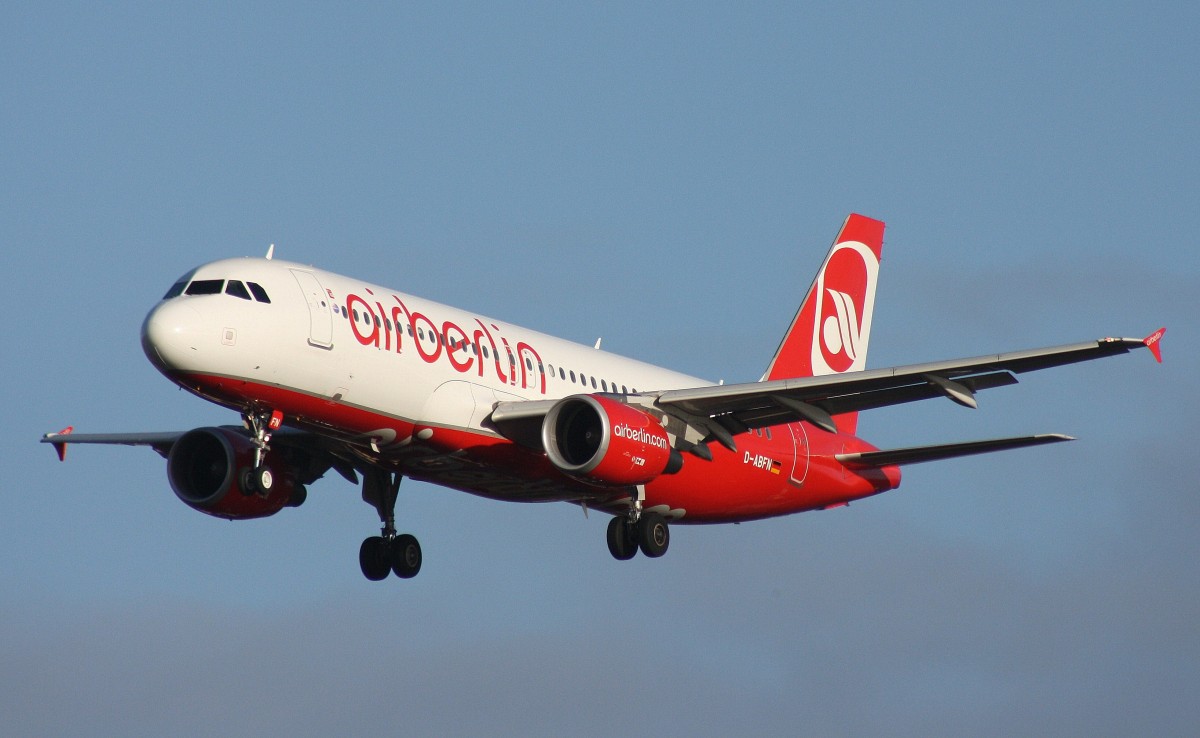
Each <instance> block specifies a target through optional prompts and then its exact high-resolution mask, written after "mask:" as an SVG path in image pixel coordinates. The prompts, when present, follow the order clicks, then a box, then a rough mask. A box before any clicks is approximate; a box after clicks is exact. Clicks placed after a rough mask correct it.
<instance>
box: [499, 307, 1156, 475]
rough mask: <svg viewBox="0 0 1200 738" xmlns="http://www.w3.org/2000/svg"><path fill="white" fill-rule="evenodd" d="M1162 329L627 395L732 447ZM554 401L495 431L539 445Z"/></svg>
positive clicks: (507, 416)
mask: <svg viewBox="0 0 1200 738" xmlns="http://www.w3.org/2000/svg"><path fill="white" fill-rule="evenodd" d="M1162 333H1163V329H1160V330H1158V331H1156V332H1155V333H1154V334H1152V335H1151V336H1149V337H1147V338H1145V339H1137V338H1102V339H1100V340H1098V341H1087V342H1084V343H1076V344H1070V345H1066V346H1053V347H1049V348H1040V349H1031V350H1028V351H1014V352H1010V353H1004V354H993V355H987V356H978V357H974V358H969V359H953V360H949V361H936V362H930V363H926V364H913V365H910V366H900V367H891V368H887V369H872V370H868V371H862V372H848V373H845V374H832V375H824V376H817V377H802V378H796V379H777V380H772V381H767V382H752V383H748V384H733V385H716V386H709V387H697V388H694V389H681V390H667V391H664V392H659V393H647V394H643V395H640V396H632V397H630V398H628V401H629V402H630V403H631V404H639V405H643V406H646V407H656V408H658V409H659V410H661V411H664V412H666V413H667V414H668V415H671V416H673V417H675V418H677V419H679V420H681V421H683V423H685V424H686V425H687V426H688V428H689V429H690V430H691V431H692V432H693V434H695V435H696V436H698V437H697V438H695V439H690V440H693V441H695V440H702V441H708V440H716V441H719V442H720V443H721V444H722V445H724V446H726V447H727V448H729V449H731V450H736V448H735V445H734V441H733V436H734V435H737V434H739V433H744V432H746V431H748V430H751V429H754V428H762V427H766V426H772V425H780V424H783V423H791V422H796V421H799V420H806V421H808V422H810V423H812V424H813V425H816V426H818V427H820V428H824V429H825V430H828V431H829V432H831V433H832V432H836V426H835V425H834V422H833V416H834V415H838V414H840V413H849V412H856V411H859V410H869V409H872V408H877V407H885V406H887V405H898V404H901V403H905V402H914V401H916V400H925V399H930V398H934V397H945V398H949V399H950V400H953V401H954V402H957V403H958V404H960V405H965V406H967V407H975V404H976V403H975V393H976V392H978V391H980V390H985V389H991V388H993V387H1002V386H1005V385H1010V384H1016V382H1017V378H1016V377H1015V376H1014V375H1015V374H1021V373H1024V372H1031V371H1037V370H1039V369H1049V368H1051V367H1056V366H1063V365H1066V364H1074V363H1077V362H1081V361H1092V360H1094V359H1102V358H1105V357H1108V356H1116V355H1118V354H1124V353H1128V352H1129V351H1130V350H1132V349H1137V348H1143V347H1150V348H1151V349H1152V350H1153V351H1154V354H1155V357H1156V358H1159V353H1158V348H1159V339H1161V337H1162ZM1159 360H1160V361H1161V358H1159ZM553 404H554V402H553V401H546V400H542V401H536V402H528V403H526V402H508V403H500V404H499V405H498V406H497V407H496V409H495V411H494V412H493V415H492V422H493V424H494V425H495V426H496V428H497V429H498V430H499V431H500V433H502V434H503V435H505V436H507V437H509V438H511V439H512V440H514V441H518V442H524V443H526V444H527V445H540V442H539V440H538V439H536V438H535V437H534V434H533V433H531V432H530V431H531V430H533V429H534V428H535V427H536V425H537V424H538V423H540V419H541V418H542V417H543V416H544V415H545V413H546V412H547V411H548V410H549V408H550V407H552V406H553ZM1039 442H1046V441H1039ZM951 455H962V453H961V452H960V453H954V454H951ZM929 458H930V459H932V458H934V457H933V456H930V457H929Z"/></svg>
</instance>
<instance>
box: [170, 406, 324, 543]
mask: <svg viewBox="0 0 1200 738" xmlns="http://www.w3.org/2000/svg"><path fill="white" fill-rule="evenodd" d="M271 458H272V457H271V456H270V455H268V456H267V458H266V460H265V464H266V465H267V467H268V468H270V469H271V472H272V477H273V483H272V485H271V489H270V490H268V491H267V492H266V493H265V494H261V493H258V492H256V491H252V490H250V489H248V488H247V486H248V484H249V479H248V475H247V474H246V472H247V471H248V470H250V469H251V468H252V467H253V466H254V444H253V443H252V442H251V441H250V439H249V438H246V437H245V436H243V435H240V434H238V433H236V432H234V431H232V430H228V429H226V428H197V429H195V430H191V431H188V432H187V433H184V434H183V435H182V436H181V437H180V438H179V440H178V441H176V442H175V445H174V446H172V447H171V453H170V454H169V455H168V456H167V478H168V479H169V480H170V482H171V489H173V490H175V496H176V497H178V498H179V499H181V500H183V501H184V502H185V503H186V504H187V505H188V506H189V507H191V508H192V509H195V510H199V511H200V512H202V513H207V514H209V515H214V516H216V517H218V518H226V519H228V520H245V519H248V518H265V517H267V516H268V515H274V514H275V513H277V512H279V511H280V510H282V509H283V508H284V507H287V506H289V505H291V506H293V507H294V506H296V505H299V504H300V503H301V502H303V501H304V496H305V490H304V487H303V485H300V484H297V483H296V481H295V479H294V477H293V475H292V474H291V473H290V472H289V470H288V469H287V468H286V467H281V466H279V465H278V464H273V463H272V460H271Z"/></svg>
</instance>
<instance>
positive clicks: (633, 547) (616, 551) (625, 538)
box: [608, 515, 638, 561]
mask: <svg viewBox="0 0 1200 738" xmlns="http://www.w3.org/2000/svg"><path fill="white" fill-rule="evenodd" d="M608 552H609V553H610V554H612V557H613V558H614V559H616V560H617V561H628V560H630V559H632V558H633V557H634V556H636V555H637V552H638V541H637V532H636V529H635V528H634V526H633V525H632V524H631V523H630V522H629V518H627V517H625V516H624V515H616V516H614V517H613V519H612V520H610V521H608Z"/></svg>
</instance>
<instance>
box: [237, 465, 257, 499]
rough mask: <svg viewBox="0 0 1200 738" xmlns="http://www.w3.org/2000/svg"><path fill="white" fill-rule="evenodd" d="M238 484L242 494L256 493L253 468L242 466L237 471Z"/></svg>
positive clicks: (248, 495)
mask: <svg viewBox="0 0 1200 738" xmlns="http://www.w3.org/2000/svg"><path fill="white" fill-rule="evenodd" d="M238 486H239V487H240V488H241V490H242V494H243V495H244V496H246V497H250V496H251V495H256V494H258V487H256V486H255V481H254V470H253V469H251V468H250V467H248V466H247V467H243V468H242V470H241V471H240V472H239V473H238Z"/></svg>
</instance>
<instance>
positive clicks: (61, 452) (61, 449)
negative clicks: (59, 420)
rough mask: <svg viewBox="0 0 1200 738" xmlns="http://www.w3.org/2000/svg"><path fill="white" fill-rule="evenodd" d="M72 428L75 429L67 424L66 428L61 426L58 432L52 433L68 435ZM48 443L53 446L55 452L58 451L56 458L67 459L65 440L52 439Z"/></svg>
mask: <svg viewBox="0 0 1200 738" xmlns="http://www.w3.org/2000/svg"><path fill="white" fill-rule="evenodd" d="M73 430H75V426H73V425H68V426H67V427H66V428H63V429H62V430H60V431H59V432H58V433H55V434H54V435H56V436H67V435H70V434H71V431H73ZM50 445H51V446H53V447H54V450H55V451H56V452H58V460H59V461H66V460H67V443H66V441H52V442H51V443H50Z"/></svg>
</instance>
